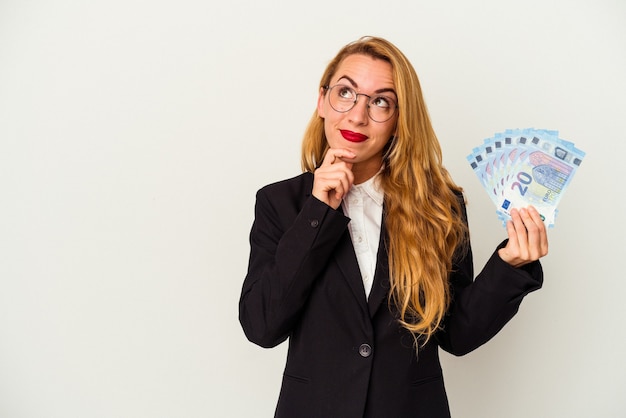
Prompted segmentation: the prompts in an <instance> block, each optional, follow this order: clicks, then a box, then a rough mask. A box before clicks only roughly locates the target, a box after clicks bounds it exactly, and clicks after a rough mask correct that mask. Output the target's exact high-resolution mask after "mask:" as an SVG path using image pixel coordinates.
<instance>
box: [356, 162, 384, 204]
mask: <svg viewBox="0 0 626 418" xmlns="http://www.w3.org/2000/svg"><path fill="white" fill-rule="evenodd" d="M381 171H382V168H381V170H380V171H378V173H376V174H375V175H374V176H373V177H372V178H370V179H368V180H367V181H365V182H363V183H361V184H356V185H353V186H352V187H353V188H355V189H357V190H359V191H361V192H364V193H367V195H368V196H369V197H370V198H371V199H372V200H373V201H374V202H375V203H376V204H377V205H378V206H382V205H383V201H384V198H385V194H384V192H383V188H382V185H381V184H380V172H381Z"/></svg>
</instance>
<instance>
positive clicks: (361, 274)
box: [239, 37, 548, 418]
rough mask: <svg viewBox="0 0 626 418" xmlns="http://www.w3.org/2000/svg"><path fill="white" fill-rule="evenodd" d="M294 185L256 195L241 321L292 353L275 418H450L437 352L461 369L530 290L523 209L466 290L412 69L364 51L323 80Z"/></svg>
mask: <svg viewBox="0 0 626 418" xmlns="http://www.w3.org/2000/svg"><path fill="white" fill-rule="evenodd" d="M302 165H303V168H304V173H303V174H301V175H300V176H298V177H295V178H292V179H288V180H285V181H282V182H279V183H275V184H272V185H269V186H266V187H264V188H263V189H261V190H260V191H259V192H258V194H257V202H256V209H255V221H254V224H253V226H252V231H251V234H250V243H251V254H250V262H249V269H248V274H247V276H246V278H245V281H244V284H243V290H242V294H241V300H240V306H239V307H240V321H241V325H242V327H243V329H244V331H245V333H246V336H247V337H248V339H249V340H250V341H252V342H254V343H256V344H258V345H260V346H262V347H273V346H276V345H278V344H280V343H281V342H283V341H284V340H286V339H289V352H288V356H287V364H286V367H285V371H284V376H283V384H282V388H281V392H280V397H279V400H278V406H277V408H276V416H277V417H298V418H302V417H341V418H349V417H375V418H380V417H394V418H396V417H426V418H437V417H449V416H450V412H449V408H448V401H447V397H446V393H445V389H444V384H443V377H442V371H441V367H440V363H439V357H438V347H441V348H442V349H444V350H446V351H448V352H450V353H452V354H455V355H463V354H465V353H468V352H470V351H472V350H473V349H475V348H477V347H478V346H480V345H482V344H483V343H485V342H486V341H488V340H489V339H490V338H491V337H493V336H494V335H495V334H496V333H497V332H498V331H499V330H500V329H501V328H502V327H503V326H504V325H505V323H506V322H507V321H508V320H509V319H511V317H513V315H515V313H516V312H517V310H518V307H519V304H520V303H521V301H522V298H523V297H524V296H525V295H526V294H527V293H529V292H531V291H533V290H536V289H539V288H540V287H541V284H542V280H543V275H542V270H541V266H540V264H539V262H538V261H537V260H538V259H539V258H540V257H542V256H544V255H545V254H546V253H547V248H548V242H547V237H546V230H545V227H544V225H543V223H542V221H541V219H540V217H539V214H538V213H537V211H536V210H534V209H533V208H528V209H522V210H520V211H513V213H512V220H511V221H510V222H508V224H507V233H508V240H506V241H505V242H503V243H502V244H501V245H500V246H499V247H498V249H497V250H496V251H495V252H494V254H493V255H492V257H491V258H490V259H489V261H488V262H487V264H486V265H485V267H484V269H483V270H482V272H481V273H480V274H479V275H478V276H477V277H476V280H474V281H473V280H472V278H473V269H472V254H471V249H470V245H469V236H468V230H467V220H466V213H465V206H464V199H463V197H462V191H461V188H460V187H458V186H457V185H455V184H454V182H453V181H452V179H451V178H450V176H449V174H448V172H447V171H446V170H445V169H444V168H443V166H442V161H441V149H440V146H439V143H438V141H437V138H436V136H435V133H434V132H433V128H432V126H431V123H430V120H429V117H428V114H427V111H426V106H425V104H424V100H423V98H422V93H421V90H420V85H419V81H418V78H417V75H416V73H415V70H414V69H413V67H412V65H411V64H410V63H409V61H408V60H407V59H406V57H405V56H404V55H403V54H402V52H401V51H399V50H398V49H397V48H396V47H395V46H394V45H393V44H391V43H389V42H388V41H386V40H384V39H380V38H375V37H365V38H361V39H359V40H358V41H356V42H353V43H351V44H348V45H346V46H345V47H344V48H343V49H342V50H341V51H340V52H339V53H338V55H337V56H336V57H335V58H334V59H333V60H332V61H331V62H330V64H329V65H328V67H327V69H326V71H325V73H324V74H323V76H322V80H321V83H320V89H319V98H318V103H317V110H316V112H315V114H314V115H313V117H312V119H311V121H310V123H309V126H308V128H307V130H306V132H305V136H304V141H303V146H302Z"/></svg>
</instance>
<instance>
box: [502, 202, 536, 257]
mask: <svg viewBox="0 0 626 418" xmlns="http://www.w3.org/2000/svg"><path fill="white" fill-rule="evenodd" d="M506 231H507V234H508V235H509V241H508V242H507V244H506V246H505V247H503V248H500V249H499V250H498V255H499V256H500V258H502V260H504V261H505V262H507V263H509V264H510V265H512V266H513V267H521V266H523V265H525V264H528V263H531V262H533V261H535V260H538V259H539V258H541V257H543V256H545V255H546V254H548V235H547V233H546V226H545V224H544V222H543V220H542V219H541V215H540V214H539V212H537V209H535V208H534V207H533V206H529V207H528V208H522V209H519V210H518V209H512V210H511V219H510V220H509V221H507V223H506Z"/></svg>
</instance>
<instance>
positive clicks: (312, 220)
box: [310, 219, 320, 228]
mask: <svg viewBox="0 0 626 418" xmlns="http://www.w3.org/2000/svg"><path fill="white" fill-rule="evenodd" d="M310 222H311V226H312V227H313V228H317V226H318V225H319V224H320V221H318V220H317V219H311V221H310Z"/></svg>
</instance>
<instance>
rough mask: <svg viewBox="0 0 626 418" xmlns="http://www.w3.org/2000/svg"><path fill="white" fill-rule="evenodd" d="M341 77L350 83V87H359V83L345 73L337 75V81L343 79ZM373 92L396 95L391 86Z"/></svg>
mask: <svg viewBox="0 0 626 418" xmlns="http://www.w3.org/2000/svg"><path fill="white" fill-rule="evenodd" d="M343 79H345V80H347V81H348V82H349V83H350V84H352V87H354V88H355V89H358V88H359V85H358V84H357V83H356V81H354V80H353V79H352V78H350V77H349V76H347V75H342V76H341V77H339V78H338V79H337V82H340V81H341V80H343ZM374 93H375V94H380V93H393V94H395V95H396V96H397V95H398V94H397V93H396V91H395V90H394V89H393V88H391V87H387V88H382V89H378V90H376V91H374Z"/></svg>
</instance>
